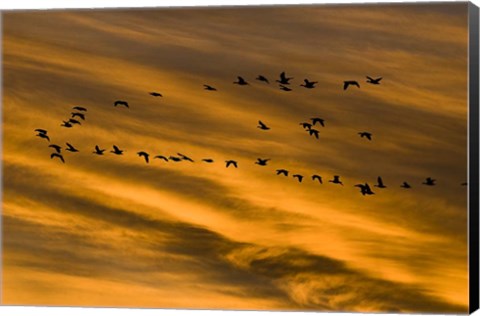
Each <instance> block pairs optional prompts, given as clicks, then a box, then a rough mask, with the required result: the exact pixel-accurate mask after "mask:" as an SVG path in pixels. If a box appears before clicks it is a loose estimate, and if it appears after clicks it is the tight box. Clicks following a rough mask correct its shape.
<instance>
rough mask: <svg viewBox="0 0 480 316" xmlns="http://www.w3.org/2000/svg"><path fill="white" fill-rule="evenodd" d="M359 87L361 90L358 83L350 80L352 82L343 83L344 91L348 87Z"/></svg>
mask: <svg viewBox="0 0 480 316" xmlns="http://www.w3.org/2000/svg"><path fill="white" fill-rule="evenodd" d="M350 85H352V86H357V87H358V88H360V85H359V84H358V82H356V81H354V80H350V81H344V82H343V90H347V88H348V86H350Z"/></svg>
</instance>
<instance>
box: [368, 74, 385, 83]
mask: <svg viewBox="0 0 480 316" xmlns="http://www.w3.org/2000/svg"><path fill="white" fill-rule="evenodd" d="M380 80H382V77H380V78H376V79H373V78H372V77H369V76H367V82H368V83H371V84H380Z"/></svg>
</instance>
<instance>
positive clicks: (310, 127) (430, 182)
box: [35, 72, 467, 196]
mask: <svg viewBox="0 0 480 316" xmlns="http://www.w3.org/2000/svg"><path fill="white" fill-rule="evenodd" d="M366 78H367V80H366V82H367V83H369V84H373V85H379V84H380V81H381V80H382V77H379V78H372V77H369V76H366ZM255 79H256V80H258V81H261V82H264V83H267V84H270V81H269V80H268V79H267V78H266V77H265V76H263V75H259V76H258V77H256V78H255ZM292 79H293V78H292V77H287V76H286V74H285V72H282V73H281V74H280V76H279V79H278V80H276V82H278V84H279V88H280V90H283V91H292V90H293V89H292V88H290V87H289V86H290V80H292ZM233 83H234V84H237V85H240V86H245V85H249V83H248V82H247V81H246V80H245V79H244V78H243V77H240V76H238V77H237V81H234V82H233ZM317 83H318V82H317V81H310V80H308V79H304V82H303V83H302V84H300V86H301V87H304V88H306V89H313V88H315V85H316V84H317ZM350 86H355V87H357V88H360V84H359V83H358V81H355V80H347V81H344V82H343V90H347V89H348V88H349V87H350ZM203 87H204V89H205V90H208V91H217V88H215V87H213V86H211V85H208V84H204V85H203ZM149 94H150V95H151V96H153V97H163V95H162V94H161V93H159V92H149ZM113 105H114V107H119V106H123V107H125V108H130V106H129V104H128V102H127V101H124V100H117V101H115V102H114V103H113ZM72 110H73V111H72V112H71V116H70V118H68V119H67V120H63V121H62V124H60V126H62V127H65V128H72V127H74V126H75V125H81V124H82V122H83V121H85V119H86V112H87V109H86V108H85V107H81V106H74V107H73V108H72ZM317 124H318V125H317ZM299 125H301V126H302V127H303V128H304V129H305V131H307V132H308V133H309V135H310V136H313V137H315V138H316V139H319V134H320V131H319V130H318V129H315V127H316V126H321V127H325V120H324V119H323V118H320V117H312V118H310V122H300V123H299ZM257 128H259V129H260V130H263V131H268V130H270V127H269V126H268V125H267V124H265V123H264V122H262V121H261V120H259V121H258V126H257ZM35 132H36V133H37V134H36V136H38V137H40V138H43V139H46V140H47V141H48V142H50V137H49V135H48V131H47V130H45V129H41V128H37V129H35ZM358 135H359V136H360V137H361V138H366V139H368V140H369V141H371V140H372V133H370V132H367V131H361V132H358ZM48 147H49V148H52V149H53V150H54V152H52V153H51V154H50V158H51V159H54V158H56V159H59V160H60V161H61V162H62V163H65V158H64V156H63V155H62V149H64V150H65V151H68V152H71V153H77V152H79V150H78V149H77V148H75V147H74V146H73V145H72V144H70V143H66V147H65V148H62V146H60V145H58V144H49V146H48ZM105 151H107V149H106V148H103V149H102V148H100V147H99V146H98V145H95V147H94V150H93V152H92V153H93V154H95V155H99V156H102V155H104V153H105ZM124 151H125V150H123V149H120V148H119V147H118V146H117V145H113V146H112V150H110V153H111V154H114V155H118V156H120V155H123V153H124ZM137 155H138V156H139V157H140V158H143V160H144V161H145V163H147V164H148V163H149V162H150V154H149V153H147V152H145V151H139V152H137ZM153 159H160V160H163V161H165V162H168V161H173V162H181V161H188V162H192V163H193V162H194V160H193V159H192V158H190V157H188V156H186V155H184V154H181V153H177V154H176V155H170V156H168V157H167V156H164V155H156V156H154V157H153ZM270 160H271V159H264V158H257V161H256V162H255V164H257V165H259V166H267V165H268V161H270ZM201 161H202V162H203V163H209V164H210V163H214V159H212V158H203V159H201ZM230 166H232V167H234V168H238V162H237V161H236V160H225V167H226V168H229V167H230ZM289 174H290V172H289V170H287V169H277V170H276V175H277V176H285V177H288V176H289ZM292 178H295V179H297V180H298V182H300V183H301V182H302V181H303V179H304V175H301V174H292ZM311 180H313V181H317V182H318V183H320V184H323V179H322V177H321V176H320V175H318V174H314V175H312V176H311ZM328 182H330V183H333V184H338V185H342V186H343V182H342V180H341V179H340V176H339V175H334V176H333V179H331V180H328ZM422 184H423V185H427V186H434V185H435V184H436V179H433V178H431V177H427V178H426V179H425V181H424V182H422ZM462 185H465V186H466V185H467V183H466V182H464V183H462ZM354 186H355V187H357V188H359V189H360V193H361V194H362V195H364V196H365V195H372V194H375V192H373V191H372V188H371V187H370V185H369V184H368V183H359V184H355V185H354ZM374 186H375V187H376V188H379V189H385V188H387V186H386V185H385V184H384V182H383V179H382V177H380V176H379V177H378V178H377V183H376V184H375V185H374ZM400 187H401V188H403V189H411V188H412V186H411V185H410V184H409V183H408V182H403V183H402V184H401V185H400Z"/></svg>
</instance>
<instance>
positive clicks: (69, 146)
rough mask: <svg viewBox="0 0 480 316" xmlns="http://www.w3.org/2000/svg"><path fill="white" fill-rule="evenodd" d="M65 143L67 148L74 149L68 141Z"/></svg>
mask: <svg viewBox="0 0 480 316" xmlns="http://www.w3.org/2000/svg"><path fill="white" fill-rule="evenodd" d="M66 144H67V147H68V149H75V148H74V147H73V146H72V145H70V144H69V143H66Z"/></svg>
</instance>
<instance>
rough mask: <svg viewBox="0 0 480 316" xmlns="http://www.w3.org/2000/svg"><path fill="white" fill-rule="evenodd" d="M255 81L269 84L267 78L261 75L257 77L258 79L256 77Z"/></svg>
mask: <svg viewBox="0 0 480 316" xmlns="http://www.w3.org/2000/svg"><path fill="white" fill-rule="evenodd" d="M255 79H256V80H259V81H263V82H266V83H270V82H269V81H268V79H267V78H265V77H264V76H262V75H258V77H257V78H255Z"/></svg>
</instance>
